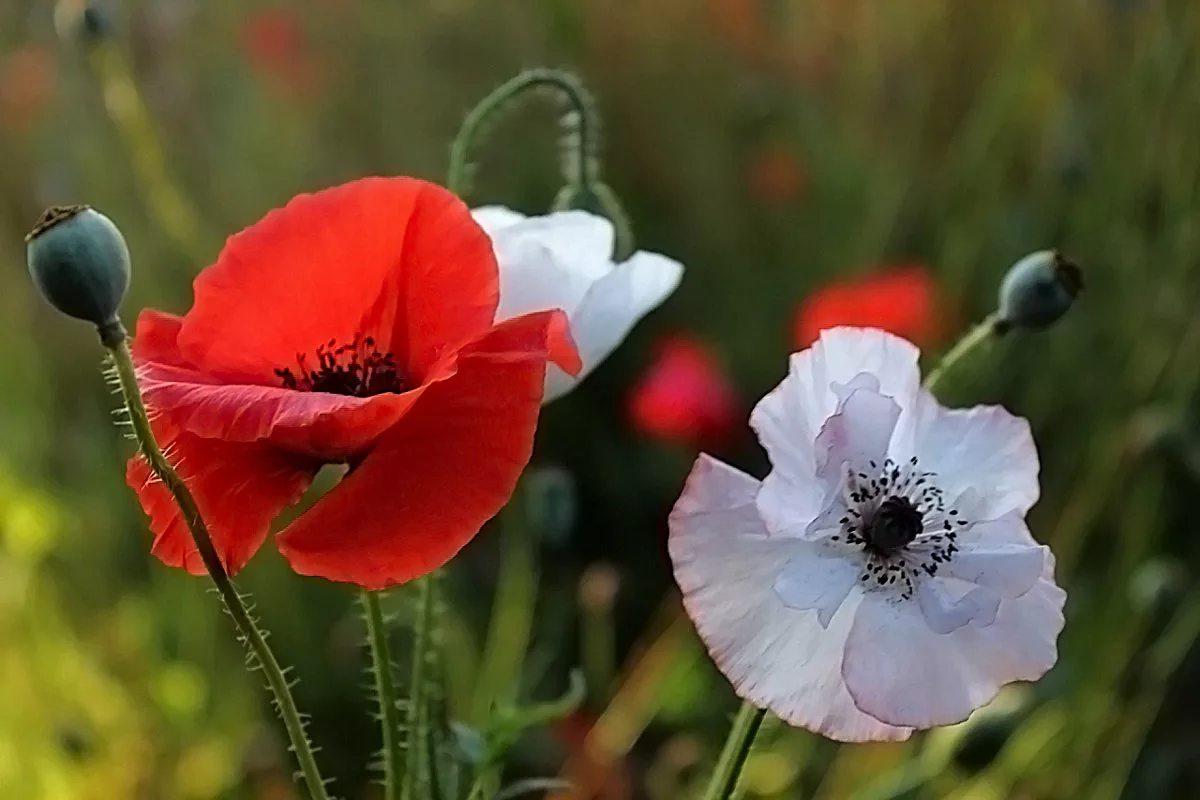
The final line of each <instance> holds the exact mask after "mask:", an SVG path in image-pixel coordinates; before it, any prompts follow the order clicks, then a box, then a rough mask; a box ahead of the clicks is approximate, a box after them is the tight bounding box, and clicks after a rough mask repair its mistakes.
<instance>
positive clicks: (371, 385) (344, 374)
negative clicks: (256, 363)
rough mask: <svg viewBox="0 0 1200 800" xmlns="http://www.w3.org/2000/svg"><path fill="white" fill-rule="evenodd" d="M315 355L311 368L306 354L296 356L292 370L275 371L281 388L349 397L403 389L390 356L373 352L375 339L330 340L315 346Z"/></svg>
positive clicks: (401, 390)
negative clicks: (344, 342)
mask: <svg viewBox="0 0 1200 800" xmlns="http://www.w3.org/2000/svg"><path fill="white" fill-rule="evenodd" d="M316 353H317V364H316V366H315V367H310V366H309V364H308V358H307V354H305V353H297V354H296V366H297V369H296V370H295V371H293V370H291V369H287V368H284V369H277V370H275V374H276V375H277V376H279V379H280V380H281V381H282V382H283V388H285V389H294V390H296V391H298V392H327V393H329V394H344V395H350V396H351V397H370V396H372V395H376V394H387V393H391V394H400V393H401V392H403V391H405V390H406V388H407V386H406V385H405V381H404V377H403V376H402V375H401V374H400V371H399V370H398V369H397V368H396V362H395V361H394V360H393V358H392V354H391V353H380V352H379V351H378V350H377V349H375V340H374V339H372V338H371V337H370V336H366V337H362V336H355V337H354V340H353V341H352V342H350V343H349V344H343V345H339V344H338V343H337V340H336V339H330V340H329V342H328V343H326V344H323V345H320V346H318V347H317V350H316Z"/></svg>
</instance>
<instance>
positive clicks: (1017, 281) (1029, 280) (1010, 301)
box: [996, 250, 1083, 334]
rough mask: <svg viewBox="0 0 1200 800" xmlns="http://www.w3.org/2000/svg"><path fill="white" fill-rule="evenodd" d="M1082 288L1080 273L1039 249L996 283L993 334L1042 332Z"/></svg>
mask: <svg viewBox="0 0 1200 800" xmlns="http://www.w3.org/2000/svg"><path fill="white" fill-rule="evenodd" d="M1082 289H1083V271H1082V270H1081V269H1080V268H1079V266H1078V265H1077V264H1075V263H1074V262H1072V261H1070V260H1069V259H1067V258H1066V257H1064V256H1063V255H1062V253H1060V252H1058V251H1057V250H1039V251H1038V252H1036V253H1030V254H1029V255H1027V256H1025V257H1024V258H1022V259H1021V260H1020V261H1018V262H1017V263H1016V264H1014V265H1013V266H1012V268H1011V269H1009V271H1008V274H1006V275H1005V276H1004V280H1003V281H1002V282H1001V283H1000V307H999V311H998V319H997V321H996V333H998V334H1003V333H1005V332H1007V331H1009V330H1012V329H1013V328H1025V329H1027V330H1034V331H1038V330H1044V329H1045V328H1048V327H1050V326H1051V325H1053V324H1054V323H1055V322H1057V321H1058V320H1059V319H1060V318H1061V317H1062V316H1063V314H1066V313H1067V310H1068V309H1069V308H1070V307H1071V305H1072V304H1073V303H1074V302H1075V298H1076V297H1078V296H1079V292H1080V291H1081V290H1082Z"/></svg>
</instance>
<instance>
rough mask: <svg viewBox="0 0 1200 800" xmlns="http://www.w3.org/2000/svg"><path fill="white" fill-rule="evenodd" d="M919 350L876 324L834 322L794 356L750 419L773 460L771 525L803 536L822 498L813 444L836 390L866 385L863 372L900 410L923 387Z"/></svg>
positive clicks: (766, 496)
mask: <svg viewBox="0 0 1200 800" xmlns="http://www.w3.org/2000/svg"><path fill="white" fill-rule="evenodd" d="M917 357H918V351H917V349H916V348H915V347H914V346H913V345H911V344H909V343H908V342H906V341H905V340H903V339H901V338H899V337H897V336H893V335H891V334H889V333H885V332H883V331H879V330H873V329H867V328H834V329H832V330H827V331H823V332H822V333H821V337H820V338H819V339H818V340H817V341H816V342H815V343H814V344H813V346H812V347H810V348H809V349H807V350H804V351H802V352H800V353H796V354H794V355H793V356H792V357H791V360H790V365H789V369H788V374H787V377H785V378H784V379H783V382H782V383H780V384H779V386H777V387H776V388H775V389H774V390H772V391H771V392H770V394H768V395H767V396H766V397H764V398H763V399H762V400H761V401H759V403H758V405H757V406H755V408H754V411H753V413H752V414H751V415H750V425H751V427H753V428H754V430H755V432H756V433H757V434H758V438H759V441H760V442H762V445H763V448H764V449H765V450H766V451H767V455H768V456H769V457H770V459H771V466H772V473H771V475H769V476H768V477H767V480H766V482H765V487H764V488H765V489H767V491H764V493H763V495H762V500H761V501H760V509H761V510H762V513H763V514H764V516H765V517H766V518H767V523H768V525H769V526H770V528H771V530H772V531H778V532H781V533H783V532H790V534H791V535H802V531H803V530H804V528H805V527H806V526H807V525H808V523H809V522H810V521H811V520H812V518H813V517H814V516H816V515H817V513H819V512H820V511H821V509H822V507H823V505H824V503H823V501H824V500H825V498H824V496H823V492H822V491H821V489H820V488H819V487H817V485H816V483H815V481H814V477H815V476H816V470H817V453H816V450H815V449H814V442H815V440H816V438H817V434H818V433H819V432H820V431H821V428H822V426H824V424H825V421H826V420H827V419H829V417H831V416H832V415H833V414H834V413H835V412H836V411H837V408H838V404H839V401H840V399H841V398H839V395H838V392H839V390H840V391H842V392H845V391H846V389H847V388H850V387H856V388H857V387H861V386H862V384H861V383H858V382H857V381H861V380H862V378H861V377H860V376H862V375H863V374H864V373H865V374H866V375H868V376H871V377H873V378H874V379H875V380H876V381H878V392H879V393H880V394H882V395H884V396H886V397H889V398H891V399H892V400H893V401H895V403H896V404H897V406H899V408H900V410H901V414H902V415H903V414H904V412H905V409H906V408H907V407H908V406H909V405H911V404H912V402H914V399H915V397H916V393H917V391H918V389H919V385H920V380H921V376H920V371H919V370H918V368H917Z"/></svg>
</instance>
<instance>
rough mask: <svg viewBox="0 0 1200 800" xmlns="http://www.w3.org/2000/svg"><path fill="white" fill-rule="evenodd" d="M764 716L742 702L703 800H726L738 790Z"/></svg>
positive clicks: (758, 710) (760, 711)
mask: <svg viewBox="0 0 1200 800" xmlns="http://www.w3.org/2000/svg"><path fill="white" fill-rule="evenodd" d="M766 714H767V712H766V711H764V710H762V709H761V708H755V707H754V706H753V705H751V704H750V702H749V701H746V702H743V703H742V707H741V708H740V709H738V713H737V717H736V718H735V719H734V721H733V728H731V729H730V731H729V738H727V739H726V740H725V746H724V747H723V748H722V749H721V757H720V759H719V760H718V761H717V768H716V769H715V770H714V771H713V774H712V778H711V779H710V780H709V783H708V789H707V790H706V791H705V792H704V800H728V799H729V798H731V797H733V793H734V791H735V790H736V789H737V783H738V778H740V777H741V774H742V768H743V767H744V766H745V765H746V758H747V757H748V756H749V755H750V748H751V747H753V746H754V739H755V737H756V736H757V735H758V729H759V728H760V727H761V726H762V722H763V718H764V717H765V716H766Z"/></svg>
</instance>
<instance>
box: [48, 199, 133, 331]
mask: <svg viewBox="0 0 1200 800" xmlns="http://www.w3.org/2000/svg"><path fill="white" fill-rule="evenodd" d="M25 257H26V262H27V263H28V265H29V274H30V276H32V278H33V282H34V284H35V285H36V286H37V288H38V291H39V292H41V293H42V296H43V297H45V298H46V300H47V301H48V302H49V303H50V305H52V306H54V307H55V308H57V309H58V310H59V311H61V312H62V313H64V314H66V315H67V316H70V317H75V318H76V319H82V320H86V321H88V322H91V323H94V324H95V325H96V326H97V327H98V328H101V329H102V330H104V329H114V328H115V327H119V325H120V323H119V321H118V319H117V309H118V308H119V307H120V305H121V301H122V300H123V299H124V298H125V292H126V291H127V290H128V289H129V248H128V247H126V246H125V238H124V237H123V236H121V231H120V230H118V229H117V226H116V225H114V224H113V222H112V220H110V219H109V218H108V217H106V216H104V215H103V214H101V213H100V212H98V211H95V210H93V209H91V208H90V207H88V206H56V207H54V208H50V209H47V210H46V212H45V213H43V214H42V218H41V219H40V220H38V223H37V225H36V226H35V227H34V229H33V230H32V231H31V232H30V233H29V235H28V236H26V237H25Z"/></svg>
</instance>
